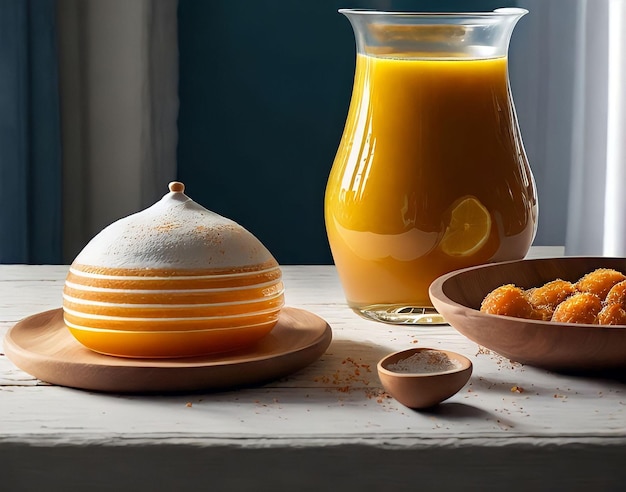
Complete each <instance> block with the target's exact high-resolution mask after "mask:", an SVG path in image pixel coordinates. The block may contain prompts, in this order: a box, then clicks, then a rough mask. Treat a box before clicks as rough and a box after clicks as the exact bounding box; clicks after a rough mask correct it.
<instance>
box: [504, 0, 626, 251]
mask: <svg viewBox="0 0 626 492" xmlns="http://www.w3.org/2000/svg"><path fill="white" fill-rule="evenodd" d="M518 4H519V5H520V6H523V7H525V8H527V9H528V10H529V11H530V14H529V15H528V16H527V17H525V18H524V19H523V20H522V21H521V22H520V25H519V27H518V28H516V30H518V31H519V33H515V34H514V36H516V37H514V38H513V40H512V44H511V84H512V88H513V96H514V98H515V102H516V107H517V110H518V115H519V119H520V125H521V127H522V135H523V137H524V143H525V146H526V150H527V152H528V155H529V160H530V163H531V167H532V168H533V171H534V174H535V177H536V179H537V187H538V191H539V231H538V234H537V239H536V240H535V244H538V245H565V252H566V254H568V255H606V256H626V193H625V192H624V189H625V187H626V34H625V33H626V0H550V1H544V0H520V1H519V2H518Z"/></svg>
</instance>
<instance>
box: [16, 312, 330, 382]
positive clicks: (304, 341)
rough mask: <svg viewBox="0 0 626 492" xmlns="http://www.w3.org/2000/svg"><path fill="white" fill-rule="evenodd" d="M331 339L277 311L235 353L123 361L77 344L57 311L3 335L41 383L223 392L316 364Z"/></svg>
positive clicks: (302, 317)
mask: <svg viewBox="0 0 626 492" xmlns="http://www.w3.org/2000/svg"><path fill="white" fill-rule="evenodd" d="M331 338H332V332H331V329H330V326H329V325H328V323H326V321H324V320H323V319H321V318H320V317H318V316H316V315H315V314H313V313H310V312H308V311H304V310H302V309H296V308H290V307H287V308H284V309H283V310H282V312H281V314H280V317H279V320H278V323H277V324H276V326H275V327H274V329H273V330H272V331H271V332H270V333H269V334H268V335H266V336H265V337H264V338H263V339H262V340H260V341H259V342H257V343H256V344H255V345H254V346H252V347H250V348H247V349H245V350H239V351H237V352H229V353H226V354H219V355H211V356H204V357H190V358H181V359H128V358H122V357H112V356H107V355H102V354H98V353H96V352H92V351H91V350H89V349H87V348H85V347H83V346H82V345H81V344H80V343H78V342H77V341H76V340H75V339H74V337H73V336H72V335H71V333H70V331H69V330H68V329H67V327H66V326H65V323H64V322H63V310H62V309H54V310H52V311H46V312H43V313H39V314H36V315H34V316H30V317H29V318H26V319H24V320H22V321H20V322H19V323H17V324H16V325H15V326H13V327H12V328H11V329H9V331H8V332H7V334H6V337H5V340H4V349H5V353H6V355H7V357H8V358H9V359H10V360H11V361H12V362H13V363H14V364H15V365H16V366H17V367H19V368H20V369H22V370H23V371H26V372H27V373H29V374H31V375H33V376H35V377H36V378H38V379H41V380H43V381H46V382H49V383H52V384H58V385H61V386H69V387H73V388H80V389H86V390H95V391H108V392H123V393H128V392H134V393H135V392H137V393H154V392H172V391H177V392H179V391H196V390H215V389H227V388H234V387H240V386H249V385H254V384H260V383H263V382H267V381H271V380H273V379H277V378H280V377H283V376H286V375H288V374H290V373H292V372H295V371H297V370H299V369H301V368H303V367H305V366H307V365H309V364H311V363H312V362H314V361H315V360H317V359H318V358H319V357H320V356H321V355H322V354H323V353H324V352H325V351H326V349H327V348H328V345H329V344H330V341H331Z"/></svg>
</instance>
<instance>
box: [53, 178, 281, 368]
mask: <svg viewBox="0 0 626 492" xmlns="http://www.w3.org/2000/svg"><path fill="white" fill-rule="evenodd" d="M170 190H171V192H170V193H168V194H167V195H165V196H164V197H163V199H161V200H160V201H159V202H157V203H156V204H155V205H153V206H152V207H150V208H148V209H146V210H144V211H142V212H139V213H137V214H134V215H131V216H129V217H126V218H124V219H120V220H119V221H117V222H114V223H113V224H111V225H110V226H108V227H107V228H105V229H103V230H102V231H101V232H100V233H99V234H98V235H97V236H95V237H94V238H93V239H92V240H91V241H90V242H89V244H87V246H85V248H84V249H83V251H81V253H80V254H79V255H78V256H77V257H76V259H75V260H74V262H73V264H72V266H71V268H70V271H69V273H68V275H67V278H66V283H65V288H64V291H63V308H64V316H65V320H66V324H67V325H68V327H69V328H70V331H71V332H72V333H73V334H74V336H75V337H76V338H77V340H78V341H79V342H81V343H83V344H84V345H85V346H86V347H88V348H90V349H92V350H95V351H97V352H102V353H106V354H112V355H118V356H126V357H135V356H138V357H185V356H190V355H199V354H204V353H210V352H218V351H224V350H234V349H238V348H241V347H242V346H245V345H246V344H252V343H255V342H256V341H258V340H259V339H260V338H261V337H263V336H265V335H266V334H267V333H269V332H270V331H271V329H272V328H273V326H274V325H275V324H276V322H277V320H278V315H279V314H280V310H281V308H282V307H283V305H284V294H283V290H284V287H283V284H282V274H281V271H280V268H279V265H278V263H277V262H276V260H275V259H274V258H273V256H272V255H271V254H270V252H269V251H268V250H267V249H266V248H265V246H263V244H261V242H260V241H259V240H258V239H257V238H256V237H254V236H253V235H252V234H251V233H250V232H248V231H247V230H245V229H244V228H243V227H241V226H240V225H239V224H237V223H235V222H233V221H231V220H229V219H226V218H224V217H221V216H220V215H217V214H215V213H213V212H209V211H208V210H206V209H205V208H203V207H201V206H200V205H198V204H197V203H195V202H194V201H193V200H190V199H189V198H188V197H187V196H186V195H184V194H183V193H182V191H183V190H184V187H183V186H182V184H180V183H174V184H171V185H170ZM131 332H133V333H134V332H136V333H134V334H133V333H131ZM172 333H173V334H174V335H175V336H174V335H172ZM186 337H189V340H187V341H186ZM173 340H175V341H173ZM191 340H193V341H191ZM138 354H139V355H138Z"/></svg>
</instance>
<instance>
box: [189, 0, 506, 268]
mask: <svg viewBox="0 0 626 492" xmlns="http://www.w3.org/2000/svg"><path fill="white" fill-rule="evenodd" d="M514 3H515V2H514V1H509V2H508V3H506V2H504V3H503V2H502V0H497V1H494V0H447V1H446V0H422V1H420V0H412V1H411V0H369V1H366V0H361V1H347V0H341V1H336V0H325V1H323V2H320V1H317V2H316V1H283V2H277V1H274V0H256V1H254V2H250V1H246V0H212V1H210V2H207V1H201V0H180V2H179V8H178V23H179V26H178V32H179V51H180V58H179V59H180V62H179V63H180V78H179V98H180V111H179V118H178V134H179V141H178V174H179V179H181V180H182V181H184V182H185V184H186V185H187V192H188V194H189V195H190V196H191V197H192V198H193V199H194V200H196V201H197V202H199V203H201V204H202V205H204V206H205V207H207V208H209V209H211V210H213V211H215V212H217V213H220V214H222V215H225V216H227V217H229V218H231V219H233V220H235V221H237V222H239V223H240V224H241V225H243V226H244V227H246V228H247V229H248V230H250V231H251V232H252V233H253V234H255V235H256V236H257V237H258V238H259V239H260V240H261V241H262V242H263V243H264V244H265V245H266V246H267V247H268V249H269V250H270V251H271V252H272V253H273V254H274V256H275V257H276V259H277V260H278V261H279V262H280V263H282V264H298V263H299V264H331V263H332V257H331V254H330V249H329V247H328V242H327V239H326V230H325V226H324V212H323V201H324V192H325V188H326V180H327V178H328V173H329V172H330V168H331V165H332V162H333V159H334V156H335V152H336V151H337V146H338V144H339V140H340V138H341V134H342V132H343V126H344V123H345V118H346V114H347V110H348V105H349V101H350V94H351V91H352V80H353V76H354V59H355V43H354V35H353V33H352V28H351V27H350V24H349V22H348V21H347V19H345V18H344V17H343V16H342V15H340V14H338V13H337V9H339V8H342V7H353V8H354V7H357V8H375V9H381V10H385V9H386V10H412V11H426V10H430V11H432V10H439V11H441V10H445V11H468V10H493V9H494V8H498V7H501V6H513V5H514Z"/></svg>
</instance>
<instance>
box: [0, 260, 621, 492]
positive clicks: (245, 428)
mask: <svg viewBox="0 0 626 492" xmlns="http://www.w3.org/2000/svg"><path fill="white" fill-rule="evenodd" d="M561 251H562V249H558V250H556V251H555V250H550V249H548V250H546V249H534V250H533V252H532V256H546V255H554V253H555V252H556V253H557V254H558V253H560V252H561ZM66 272H67V267H65V266H21V265H2V266H0V336H3V335H4V333H5V332H6V330H7V329H8V328H9V327H10V326H12V325H13V324H14V323H15V322H17V321H18V320H20V319H21V318H23V317H25V316H27V315H31V314H34V313H37V312H40V311H44V310H48V309H53V308H58V307H59V306H60V305H61V290H62V287H63V282H64V278H65V275H66ZM283 273H284V277H285V285H286V296H287V304H288V305H291V306H295V307H300V308H303V309H307V310H309V311H312V312H314V313H316V314H318V315H319V316H321V317H323V318H324V319H326V320H327V321H328V323H329V324H330V325H331V327H332V329H333V337H334V338H333V342H332V344H331V346H330V347H329V349H328V351H327V353H326V354H325V355H324V356H323V357H322V358H321V359H320V360H318V361H317V362H315V363H314V364H312V365H311V366H309V367H307V368H306V369H304V370H302V371H300V372H299V373H297V374H293V375H292V376H290V377H288V378H285V379H282V380H279V381H276V382H274V383H271V384H267V385H265V386H262V387H256V388H251V389H243V390H237V391H229V392H220V393H212V394H211V393H197V394H187V395H163V396H128V395H126V396H124V395H115V394H98V393H91V392H87V391H81V390H74V389H69V388H63V387H57V386H51V385H47V384H46V383H44V382H42V381H38V380H36V379H34V378H33V377H31V376H29V375H28V374H26V373H24V372H22V371H20V370H19V369H17V368H16V367H15V366H14V365H13V364H12V363H11V362H10V361H9V360H8V359H7V358H6V357H5V356H4V355H3V354H2V349H1V346H0V490H3V491H13V490H43V489H44V487H46V488H49V489H52V490H61V489H62V490H90V491H94V490H181V491H182V490H203V489H209V488H210V489H212V490H217V491H220V490H247V489H256V490H274V491H275V490H292V489H293V490H306V491H308V490H311V491H313V490H314V491H320V490H358V489H359V488H362V489H363V490H390V491H391V490H405V489H406V490H409V489H410V490H448V489H450V488H451V487H452V486H458V485H464V486H466V487H469V489H470V490H471V489H474V488H480V489H487V490H491V489H492V488H495V487H500V488H501V490H511V489H512V490H528V489H531V487H532V488H533V489H539V490H594V491H596V490H624V489H625V488H626V384H625V383H626V381H625V380H624V379H623V378H622V379H621V380H620V379H619V378H617V379H615V378H612V377H582V376H576V377H574V376H568V375H562V374H556V373H550V372H547V371H544V370H541V369H536V368H533V367H528V366H523V365H520V364H517V363H512V362H511V361H509V360H507V359H505V358H503V357H500V356H498V355H496V354H494V353H489V352H488V351H483V350H481V349H479V347H478V346H477V345H476V344H475V343H473V342H470V341H469V340H467V339H466V338H464V337H463V336H462V335H460V334H458V333H457V332H456V331H455V330H454V329H453V328H451V327H449V326H440V327H419V328H418V327H415V328H413V327H406V326H391V325H384V324H378V323H374V322H370V321H367V320H364V319H361V318H360V317H358V316H357V315H355V314H354V313H352V311H350V310H349V309H348V308H347V307H346V305H345V303H344V298H343V293H342V290H341V287H340V284H339V281H338V279H337V276H336V272H335V269H334V267H332V266H285V267H283ZM415 346H430V347H442V348H449V349H451V350H454V351H458V352H461V353H463V354H466V355H467V356H469V357H470V358H471V360H472V361H473V363H474V374H473V376H472V378H471V380H470V382H469V383H468V385H467V386H466V387H465V388H464V389H463V390H461V392H460V393H458V394H457V395H455V396H454V397H452V398H451V399H450V400H448V401H447V402H445V403H444V404H442V405H440V406H439V407H437V408H435V409H433V410H431V411H426V412H417V411H412V410H409V409H407V408H405V407H403V406H402V405H400V404H399V403H397V402H396V401H395V400H393V399H391V398H389V397H388V396H386V395H385V394H384V392H383V391H382V388H381V385H380V382H379V380H378V377H377V374H376V369H375V367H376V362H377V361H378V360H379V359H380V358H381V357H382V356H383V355H385V354H387V353H389V352H392V351H396V350H400V349H404V348H409V347H415ZM514 388H518V391H515V390H513V389H514ZM519 391H521V392H519ZM505 488H506V489H505Z"/></svg>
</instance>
